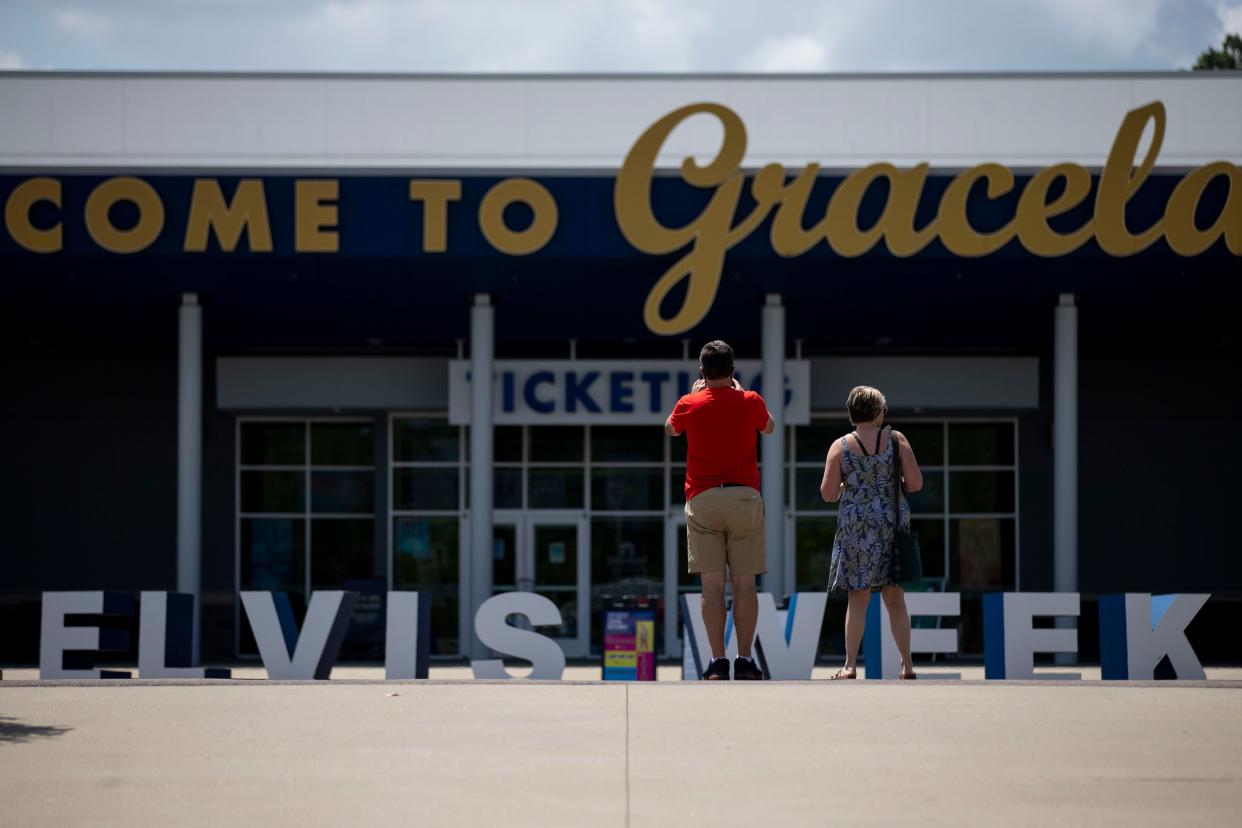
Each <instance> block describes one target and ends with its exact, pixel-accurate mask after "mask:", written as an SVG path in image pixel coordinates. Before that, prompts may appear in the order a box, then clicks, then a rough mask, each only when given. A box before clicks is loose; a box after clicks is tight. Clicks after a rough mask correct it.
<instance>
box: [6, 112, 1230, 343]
mask: <svg viewBox="0 0 1242 828" xmlns="http://www.w3.org/2000/svg"><path fill="white" fill-rule="evenodd" d="M694 116H706V117H711V118H714V119H716V120H717V121H719V123H720V124H721V126H722V127H723V130H724V139H723V141H722V144H721V147H720V150H719V152H718V153H717V154H716V156H715V157H714V158H713V159H712V160H711V161H710V162H708V163H707V164H705V165H699V164H698V163H697V162H696V161H695V160H694V159H693V158H687V159H685V160H684V162H683V163H682V164H681V167H680V183H681V184H683V185H688V189H689V190H690V191H692V193H693V194H695V195H696V196H702V197H701V198H695V199H691V200H690V201H691V202H693V203H694V204H696V205H697V207H696V210H695V212H693V214H692V215H689V216H684V217H683V218H684V219H685V220H684V221H681V223H675V224H672V223H670V224H666V223H665V222H664V221H662V220H661V218H660V217H659V215H658V213H665V214H666V213H667V210H658V209H657V207H659V206H660V205H657V204H656V201H657V200H658V199H657V198H656V195H655V194H656V191H657V190H659V189H661V187H662V186H663V185H664V184H665V183H666V181H665V180H663V178H662V177H661V176H657V175H656V160H657V158H658V157H659V155H660V152H661V150H662V149H663V147H664V146H665V144H666V142H667V141H668V138H669V136H670V135H671V134H672V132H673V131H674V130H675V129H676V128H677V127H678V126H679V125H681V124H682V123H683V122H684V121H686V120H687V119H689V118H691V117H694ZM1165 124H1166V114H1165V108H1164V105H1163V104H1162V103H1161V102H1159V101H1153V102H1151V103H1148V104H1146V105H1144V106H1141V107H1138V108H1137V109H1134V110H1132V111H1130V112H1129V113H1128V114H1127V115H1126V116H1125V118H1124V119H1123V121H1122V123H1121V127H1120V129H1118V131H1117V135H1116V138H1115V140H1114V141H1113V145H1112V148H1111V150H1110V152H1109V154H1108V158H1107V161H1106V163H1105V164H1104V167H1103V169H1102V170H1101V171H1100V173H1099V177H1098V181H1097V180H1096V179H1094V178H1093V176H1092V174H1091V173H1090V172H1089V171H1088V170H1087V169H1086V168H1085V167H1083V166H1081V165H1079V164H1074V163H1070V162H1065V163H1060V164H1054V165H1052V166H1050V167H1047V168H1046V169H1043V170H1040V171H1039V172H1037V173H1035V174H1034V175H1033V176H1031V177H1030V178H1029V179H1028V180H1026V182H1025V184H1024V186H1022V187H1021V189H1020V191H1019V192H1016V191H1017V190H1018V177H1017V176H1015V174H1014V172H1013V171H1012V170H1010V169H1009V168H1007V167H1005V166H1003V165H1000V164H994V163H988V164H980V165H977V166H975V167H971V168H970V169H968V170H966V171H964V172H962V173H960V174H959V175H957V176H955V177H954V178H953V179H952V180H951V181H949V182H948V184H947V186H945V187H944V188H943V189H942V190H939V191H937V189H936V187H933V186H930V185H929V172H930V167H929V165H928V164H926V163H923V164H918V165H916V166H913V167H909V168H898V167H895V166H893V165H892V164H888V163H880V164H872V165H870V166H867V167H863V168H862V169H859V170H856V171H854V172H852V173H851V174H849V175H848V176H846V177H845V178H843V179H841V180H840V181H839V183H837V184H836V186H835V188H834V189H833V190H832V192H831V194H830V197H829V198H828V201H827V207H826V209H825V210H824V213H823V215H822V216H817V215H811V216H808V215H807V213H808V209H809V207H808V205H809V204H811V203H817V202H816V200H815V199H814V198H813V197H812V195H813V190H816V189H817V188H818V187H819V186H820V185H821V184H822V182H823V181H824V176H823V175H821V170H820V167H819V165H818V164H815V163H811V164H808V165H807V166H806V167H804V168H803V169H802V170H801V171H798V172H797V173H796V174H794V175H791V171H787V170H786V169H785V167H784V166H782V165H781V164H775V163H773V164H767V165H765V166H763V167H762V168H760V169H759V170H758V171H755V172H754V173H753V174H752V173H749V172H746V171H744V170H742V169H741V163H742V160H743V158H744V157H745V153H746V127H745V125H744V124H743V122H742V120H741V118H740V117H739V116H738V115H737V113H735V112H734V111H733V110H731V109H729V108H728V107H726V106H724V105H721V104H717V103H695V104H690V105H688V106H684V107H681V108H680V109H677V110H675V111H673V112H670V113H669V114H667V115H665V116H664V117H663V118H660V119H659V120H658V121H656V122H655V123H654V124H652V125H651V127H649V128H648V129H647V130H646V131H645V132H643V134H642V135H641V136H639V137H638V139H637V140H636V141H635V143H634V144H633V146H632V148H631V149H630V151H629V153H628V154H627V155H626V157H625V159H624V161H623V163H622V164H621V167H620V169H619V170H618V172H617V174H616V180H615V185H614V187H613V204H612V222H611V223H612V224H614V225H615V226H610V227H606V226H603V225H604V224H605V223H608V222H598V224H599V225H600V226H596V227H585V228H584V227H582V226H581V225H580V224H575V234H576V235H578V236H580V237H581V239H580V240H575V241H574V242H573V243H575V244H578V245H579V248H581V250H579V251H578V252H581V251H582V250H596V249H599V248H601V247H602V248H606V249H611V247H612V245H613V244H614V243H616V244H621V245H628V249H629V250H630V251H631V252H633V251H637V252H638V253H640V254H647V255H652V256H669V255H676V254H679V253H680V254H681V255H680V257H679V258H677V259H676V261H674V262H673V263H672V264H671V265H670V266H668V267H667V269H665V270H664V272H663V274H662V275H660V276H659V277H658V278H657V280H656V282H655V284H654V286H653V287H652V288H651V290H650V292H649V293H648V295H647V298H646V301H645V302H644V306H643V309H642V314H643V320H644V322H645V323H646V325H647V327H648V329H650V330H651V331H652V332H653V333H656V334H661V335H675V334H680V333H684V332H685V331H688V330H690V329H691V328H693V327H694V326H695V325H696V324H698V323H699V322H700V321H702V319H703V318H704V317H705V316H706V315H707V313H708V311H709V310H710V309H711V306H712V304H713V302H714V301H715V297H716V293H717V291H718V290H719V288H720V284H721V274H722V272H723V268H724V263H725V256H726V253H727V252H728V251H729V250H730V249H733V248H735V247H737V246H738V245H740V244H742V243H743V242H744V241H746V240H747V238H748V237H750V236H751V235H752V234H754V233H755V232H756V230H757V229H758V228H759V227H760V226H761V225H763V224H764V223H765V222H769V223H770V231H769V244H770V248H771V251H772V252H774V253H775V254H776V255H778V256H781V257H785V258H790V257H797V256H802V255H805V254H808V253H814V252H815V251H816V249H817V248H820V249H822V248H823V247H825V246H826V247H827V248H828V249H829V250H830V251H831V253H832V254H833V255H835V256H838V257H844V258H853V257H857V256H862V255H864V254H866V253H868V252H869V251H871V250H873V249H875V248H876V247H877V246H878V245H879V244H880V242H881V241H882V242H883V243H884V247H885V248H886V249H887V251H888V253H889V254H890V255H892V256H896V257H909V256H914V255H915V254H917V253H919V252H920V251H923V250H925V249H927V248H928V247H929V246H931V245H933V244H934V245H937V246H939V247H940V248H943V249H944V250H945V251H947V252H948V253H949V254H950V255H953V256H959V257H967V258H971V257H978V256H986V255H989V254H992V253H996V252H998V251H1000V250H1002V248H1006V247H1008V246H1010V245H1012V244H1015V243H1016V244H1017V245H1019V246H1020V247H1021V248H1022V249H1024V250H1025V251H1026V252H1028V253H1030V254H1033V255H1035V256H1041V257H1059V256H1065V255H1067V254H1070V253H1073V252H1074V251H1077V250H1079V249H1081V248H1083V247H1084V246H1086V245H1088V244H1091V243H1093V244H1094V245H1096V246H1097V247H1098V248H1099V250H1100V251H1102V252H1103V253H1104V254H1105V255H1108V256H1118V257H1120V256H1130V255H1133V254H1136V253H1139V252H1141V251H1144V250H1147V249H1148V248H1151V247H1152V246H1153V245H1155V244H1157V242H1160V241H1163V242H1164V243H1165V245H1167V248H1168V249H1169V250H1170V251H1172V252H1173V253H1174V254H1176V255H1178V256H1197V255H1200V254H1202V253H1205V252H1207V251H1209V249H1211V248H1213V247H1214V246H1215V245H1217V244H1218V243H1220V242H1222V241H1223V245H1224V248H1225V249H1226V250H1227V251H1228V253H1229V254H1231V255H1232V256H1242V170H1239V168H1238V167H1237V166H1236V165H1234V164H1232V163H1230V162H1228V161H1215V162H1212V163H1209V164H1205V165H1203V166H1201V167H1199V168H1197V169H1194V170H1191V171H1190V172H1188V173H1186V174H1185V175H1184V176H1181V177H1180V179H1176V181H1177V183H1176V185H1175V186H1174V187H1173V188H1172V190H1171V192H1170V193H1169V194H1168V197H1167V201H1166V202H1165V203H1164V204H1163V205H1160V204H1157V205H1155V209H1154V214H1155V215H1154V217H1153V218H1152V220H1150V221H1148V222H1146V223H1145V226H1143V227H1142V229H1135V228H1133V227H1132V226H1131V225H1130V223H1128V221H1127V208H1128V207H1132V206H1134V205H1133V203H1132V202H1136V201H1137V200H1138V198H1139V196H1140V190H1141V189H1142V188H1143V185H1144V182H1145V181H1147V179H1148V178H1149V177H1150V176H1151V174H1152V172H1153V170H1154V169H1155V165H1156V161H1157V158H1158V156H1159V153H1160V147H1161V145H1162V143H1163V140H1164V132H1165ZM1148 126H1150V127H1151V130H1152V139H1151V143H1150V144H1149V145H1148V146H1147V148H1146V150H1145V152H1144V153H1143V155H1142V157H1141V158H1138V159H1137V160H1138V164H1137V166H1136V165H1135V161H1136V155H1137V153H1138V152H1139V151H1140V140H1141V138H1142V135H1143V132H1144V130H1145V129H1146V128H1147V127H1148ZM62 178H63V179H64V180H63V181H62ZM62 178H58V177H48V176H40V177H33V178H27V179H24V180H21V181H19V182H17V183H16V184H15V185H14V186H13V187H12V188H11V189H10V190H9V192H8V195H7V197H5V199H4V201H5V205H4V220H5V221H4V223H5V228H6V229H7V232H8V237H9V239H10V240H11V242H12V245H11V246H12V247H14V248H15V249H16V250H17V251H18V252H20V253H21V254H23V255H24V254H35V255H54V254H58V253H62V252H68V253H71V254H75V255H90V254H100V253H102V254H104V255H114V254H115V255H132V254H138V253H144V252H148V251H151V252H155V253H163V254H169V253H172V252H176V253H178V254H181V255H185V254H189V255H200V254H206V253H209V252H211V253H213V254H214V253H217V252H222V253H229V254H232V253H235V252H236V253H246V254H270V253H273V252H287V253H295V254H315V255H320V254H334V253H338V252H339V251H341V250H342V248H343V246H344V248H345V249H364V248H365V249H369V250H371V251H373V253H372V255H394V252H395V254H396V255H403V256H430V257H436V256H442V255H444V254H446V253H449V252H450V246H451V245H450V240H451V239H458V240H460V239H461V238H462V234H461V233H460V232H458V231H459V230H460V227H459V225H461V224H462V223H463V222H462V217H461V215H460V212H461V210H460V209H458V208H460V207H471V208H473V210H472V212H474V214H475V223H476V224H477V228H470V229H471V230H474V229H477V231H478V233H479V234H481V236H482V240H481V241H480V242H479V244H481V245H485V247H484V249H483V251H479V250H474V249H469V250H466V251H465V252H466V253H467V254H471V255H474V254H477V253H479V252H486V251H487V250H491V251H495V252H499V253H501V254H504V255H508V256H529V255H532V254H536V253H539V252H540V251H543V250H545V248H547V247H548V246H549V245H551V248H549V249H556V248H557V246H558V244H560V243H562V242H565V241H566V240H565V239H558V238H557V230H558V225H559V224H560V219H561V210H560V206H559V205H558V201H557V198H556V197H555V196H554V195H553V192H552V191H551V190H550V189H549V187H548V186H545V183H544V182H540V181H535V180H532V179H529V178H506V179H503V180H500V181H498V182H496V183H495V184H494V185H492V186H491V187H490V188H489V189H487V191H486V192H475V188H474V186H473V184H474V182H471V181H466V182H465V183H466V186H465V187H464V188H463V180H462V179H459V178H415V179H409V180H408V182H402V184H403V188H402V191H401V192H400V193H399V198H400V201H396V202H392V203H389V202H385V206H384V208H383V211H384V212H383V213H381V214H379V215H377V214H376V213H375V210H376V209H377V208H375V207H374V205H368V204H366V203H365V199H364V203H357V202H355V201H351V191H350V190H349V189H347V190H346V191H342V188H341V186H340V181H339V180H338V179H336V178H332V177H330V176H320V177H315V178H298V179H296V180H294V181H292V182H291V183H292V186H290V187H286V186H285V182H283V181H282V180H280V179H277V178H267V179H260V178H247V179H241V180H239V181H238V182H237V183H236V185H235V187H234V189H233V192H232V194H231V197H229V198H226V196H225V193H224V191H223V188H222V187H221V184H220V179H219V178H196V179H194V180H193V182H192V187H191V186H186V187H184V188H182V187H180V185H179V183H178V184H177V186H173V184H170V183H169V182H168V181H167V180H161V179H158V178H155V177H153V178H152V179H151V180H153V181H156V183H157V184H158V185H159V187H158V188H157V186H153V184H152V183H151V181H149V180H147V179H145V178H136V177H131V176H119V177H113V178H107V179H101V180H99V181H98V182H97V183H93V185H92V186H91V187H90V188H89V190H88V191H81V190H80V188H79V187H78V186H77V185H78V184H79V183H80V182H79V181H78V180H76V179H72V178H69V177H62ZM1218 180H1223V182H1224V184H1225V193H1224V196H1223V199H1220V198H1218V196H1219V188H1217V189H1215V190H1213V189H1212V188H1213V187H1215V186H1216V182H1217V181H1218ZM349 183H352V182H347V185H348V184H349ZM549 183H550V182H549ZM70 185H72V186H70ZM407 185H408V186H407ZM556 187H560V188H561V190H562V192H563V191H564V189H565V187H564V182H559V183H558V184H557V185H556ZM161 189H163V190H164V192H163V193H161ZM363 189H364V188H357V189H356V190H353V191H352V192H354V193H355V194H356V193H357V192H359V191H361V190H363ZM554 189H555V187H554ZM174 190H175V192H174ZM286 190H287V191H288V192H286ZM881 193H882V203H881V204H880V206H879V209H878V217H873V216H872V212H873V210H872V203H873V202H874V201H875V200H876V198H877V195H878V194H881ZM1209 193H1215V194H1214V195H1209ZM274 194H276V195H274ZM277 196H279V197H277ZM929 197H930V199H932V200H934V201H935V203H934V204H931V205H928V204H924V203H923V202H925V201H927V200H928V198H929ZM1148 197H1150V196H1148ZM463 198H464V203H463V204H461V205H458V202H463ZM513 204H522V205H525V207H526V208H527V210H528V211H529V213H530V215H531V217H532V218H531V221H530V223H529V224H528V225H527V226H525V227H522V228H515V227H513V226H511V225H510V223H509V220H508V219H507V217H506V216H507V214H506V210H507V209H508V208H509V207H510V206H511V205H513ZM119 205H125V207H126V208H127V209H129V211H130V212H131V214H132V215H134V217H135V219H134V222H133V224H132V225H128V226H118V224H117V223H115V216H114V211H113V208H114V207H117V206H119ZM929 207H934V210H928V209H927V208H929ZM269 208H273V212H272V213H269ZM281 209H283V210H291V212H292V216H287V215H285V214H284V213H282V212H281ZM574 209H575V211H576V210H578V205H574ZM981 212H989V213H995V212H1000V213H1001V214H1002V215H1001V220H1000V222H999V224H995V225H994V224H993V222H991V221H981V220H980V219H981V217H980V213H981ZM1148 212H1152V211H1148ZM390 213H397V214H398V215H397V216H396V218H395V219H394V216H393V215H391V214H390ZM420 213H421V239H420V242H419V244H418V245H417V246H415V247H408V246H403V245H404V242H405V240H406V237H411V236H415V235H417V233H418V230H416V227H417V224H416V219H417V217H418V216H419V215H420ZM929 213H930V215H931V217H930V219H923V218H920V217H922V216H925V215H928V214H929ZM989 218H990V216H989ZM1067 220H1068V221H1069V222H1070V226H1067ZM864 225H865V226H864ZM79 227H81V228H83V229H84V232H82V233H78V229H79ZM377 228H384V229H383V231H379V230H377ZM67 231H68V232H67ZM383 232H391V233H393V234H395V235H396V236H397V237H398V238H396V239H391V238H389V239H385V238H382V237H381V238H376V235H377V234H380V235H382V233H383ZM347 234H352V235H353V236H354V237H350V236H349V235H347ZM617 234H619V236H620V238H617ZM243 236H244V237H245V244H244V245H243V244H242V239H243ZM4 241H5V240H4V239H3V237H0V253H3V252H4V250H5V245H4V244H3V242H4ZM821 242H822V243H823V244H822V245H821ZM354 245H357V248H354ZM471 245H472V246H473V237H471ZM453 252H462V251H461V250H455V251H453ZM666 300H668V302H666ZM667 305H673V306H675V309H673V310H671V311H669V308H668V307H667Z"/></svg>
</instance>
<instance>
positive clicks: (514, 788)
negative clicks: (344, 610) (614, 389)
mask: <svg viewBox="0 0 1242 828" xmlns="http://www.w3.org/2000/svg"><path fill="white" fill-rule="evenodd" d="M6 679H7V676H6ZM0 803H3V804H2V806H0V824H2V825H23V826H26V825H84V824H92V825H121V824H124V825H135V824H137V825H169V824H177V825H208V824H211V825H218V824H221V823H234V824H243V825H249V824H259V823H265V824H273V823H275V824H298V825H327V824H381V825H384V824H403V825H410V824H417V825H452V826H461V825H484V824H487V825H495V824H498V823H499V824H505V825H541V826H555V825H572V826H582V825H589V826H592V828H603V827H604V826H623V825H708V824H721V823H722V822H723V823H725V824H742V823H744V822H746V821H750V822H757V823H759V824H784V825H822V824H825V823H827V822H830V821H831V822H835V821H838V820H841V819H848V820H850V821H851V822H860V823H868V824H886V823H892V822H896V821H898V820H902V821H909V820H914V821H916V822H918V823H932V824H947V823H959V824H960V823H963V822H965V823H967V824H984V823H987V824H997V823H1019V824H1030V823H1034V822H1040V823H1045V822H1049V821H1052V822H1069V821H1076V822H1079V821H1085V822H1089V823H1091V824H1118V825H1119V824H1123V823H1124V824H1135V823H1138V824H1157V823H1161V824H1167V823H1168V821H1169V820H1174V821H1176V822H1179V823H1186V822H1190V823H1195V824H1221V825H1225V824H1235V823H1236V819H1237V814H1238V813H1239V809H1240V808H1242V684H1238V683H1236V682H1217V683H1210V684H1208V685H1196V686H1186V685H1181V684H1168V683H1165V684H1163V685H1161V686H1152V685H1144V686H1126V685H1117V684H1111V683H1110V684H1101V683H1096V682H1081V683H1078V682H1076V683H1064V682H1055V683H1047V684H1044V685H1033V684H1004V683H1000V684H997V683H989V684H983V683H974V682H969V683H965V684H956V683H955V684H947V683H938V682H932V681H928V682H921V683H890V682H862V681H860V682H855V683H842V682H834V683H832V684H828V683H826V682H790V683H783V682H782V683H778V682H770V683H763V684H759V683H754V684H741V683H738V684H733V683H730V684H716V683H711V684H707V683H694V684H681V683H672V682H658V683H654V684H629V685H626V684H602V683H582V684H578V683H531V682H519V683H511V684H505V683H482V682H452V681H430V682H419V683H383V682H374V683H372V682H358V681H333V682H326V683H292V684H282V683H269V682H247V681H242V682H232V683H223V684H216V685H211V686H204V685H198V686H171V685H166V684H165V685H148V684H145V683H144V684H142V685H138V684H136V683H135V684H128V685H112V686H103V687H88V686H20V685H16V684H13V683H12V682H10V681H8V680H6V681H5V682H2V683H0Z"/></svg>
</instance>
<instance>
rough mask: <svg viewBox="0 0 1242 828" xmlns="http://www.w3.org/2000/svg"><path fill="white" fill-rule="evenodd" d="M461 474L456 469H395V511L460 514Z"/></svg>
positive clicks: (393, 502)
mask: <svg viewBox="0 0 1242 828" xmlns="http://www.w3.org/2000/svg"><path fill="white" fill-rule="evenodd" d="M457 474H458V472H457V469H455V468H449V469H437V468H423V469H393V473H392V477H393V496H392V505H393V508H394V509H397V510H399V511H403V512H406V511H412V510H415V509H430V510H436V511H439V510H448V511H454V510H456V509H457V500H458V497H457V494H458V492H457Z"/></svg>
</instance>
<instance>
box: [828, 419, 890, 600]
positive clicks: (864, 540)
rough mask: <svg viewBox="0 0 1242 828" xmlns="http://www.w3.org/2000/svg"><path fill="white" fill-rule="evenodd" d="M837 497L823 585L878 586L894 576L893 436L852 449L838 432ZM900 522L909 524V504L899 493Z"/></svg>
mask: <svg viewBox="0 0 1242 828" xmlns="http://www.w3.org/2000/svg"><path fill="white" fill-rule="evenodd" d="M841 448H842V453H841V480H842V481H843V482H844V483H845V488H844V489H842V490H841V500H840V502H839V504H838V512H837V534H836V538H834V540H833V543H832V562H831V564H830V566H829V569H828V575H829V579H828V590H829V591H830V592H846V591H849V590H859V589H872V590H874V589H879V588H880V587H882V586H886V585H888V584H892V583H895V582H894V581H893V552H894V545H893V439H892V433H891V432H890V433H889V440H888V448H887V449H885V450H884V451H882V452H880V453H879V454H870V455H867V456H865V457H864V456H860V455H856V454H854V453H852V452H851V451H850V450H849V446H848V444H847V443H846V438H845V437H842V438H841ZM901 524H902V526H904V527H909V525H910V507H909V506H907V505H906V499H905V498H904V497H903V498H901Z"/></svg>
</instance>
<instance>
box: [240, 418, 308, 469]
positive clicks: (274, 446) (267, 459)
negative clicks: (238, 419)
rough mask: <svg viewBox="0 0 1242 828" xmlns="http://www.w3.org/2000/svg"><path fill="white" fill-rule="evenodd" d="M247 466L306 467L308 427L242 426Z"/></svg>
mask: <svg viewBox="0 0 1242 828" xmlns="http://www.w3.org/2000/svg"><path fill="white" fill-rule="evenodd" d="M241 462H242V465H243V466H301V465H304V464H305V463H306V424H305V423H242V427H241Z"/></svg>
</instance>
